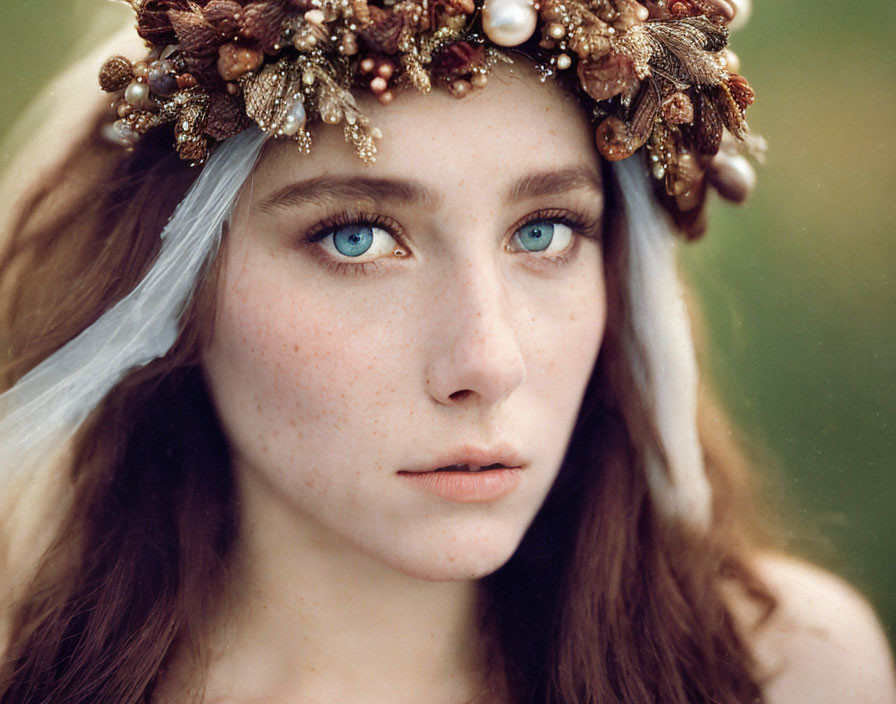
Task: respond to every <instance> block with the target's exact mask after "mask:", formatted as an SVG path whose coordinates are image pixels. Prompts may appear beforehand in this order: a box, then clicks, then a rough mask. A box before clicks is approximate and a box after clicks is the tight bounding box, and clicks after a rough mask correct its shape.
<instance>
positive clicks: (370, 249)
mask: <svg viewBox="0 0 896 704" xmlns="http://www.w3.org/2000/svg"><path fill="white" fill-rule="evenodd" d="M319 241H320V245H321V247H323V249H324V250H325V251H326V252H327V253H328V254H329V255H330V256H332V257H333V258H334V259H340V260H343V261H344V260H346V259H350V260H351V261H352V262H369V261H373V260H374V259H379V258H380V257H383V256H386V255H390V254H394V253H395V252H396V250H397V249H398V243H397V242H396V241H395V238H394V237H392V235H390V234H389V232H388V231H387V230H384V229H383V228H382V227H377V226H376V225H373V224H370V223H364V222H359V223H351V224H348V225H340V226H339V227H334V228H332V229H330V230H328V231H326V232H325V233H324V235H323V237H321V238H320V240H319Z"/></svg>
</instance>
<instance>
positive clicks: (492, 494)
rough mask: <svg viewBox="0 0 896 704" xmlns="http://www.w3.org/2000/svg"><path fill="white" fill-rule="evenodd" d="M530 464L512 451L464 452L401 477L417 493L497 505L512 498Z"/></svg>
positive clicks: (458, 500)
mask: <svg viewBox="0 0 896 704" xmlns="http://www.w3.org/2000/svg"><path fill="white" fill-rule="evenodd" d="M526 466H527V463H526V462H525V461H524V460H523V459H522V458H521V457H520V456H519V455H518V454H517V453H516V452H515V451H514V450H512V449H511V448H509V447H505V448H498V449H492V450H481V449H476V448H471V447H467V448H463V449H461V450H460V451H458V452H455V453H452V454H451V455H447V456H444V455H443V457H442V458H441V459H440V460H439V461H436V462H434V463H433V465H430V467H429V468H426V469H411V470H401V471H399V472H398V475H399V476H400V477H401V478H402V479H403V480H405V481H409V482H410V483H411V485H413V486H415V487H416V488H417V489H419V490H421V491H423V492H426V493H429V494H434V495H436V496H438V497H440V498H441V499H445V500H447V501H451V502H456V503H493V502H495V501H499V500H500V499H502V498H504V497H505V496H507V495H509V494H510V493H512V492H513V491H514V489H516V487H517V486H518V485H519V484H520V482H521V481H522V477H521V474H522V470H523V469H524V468H525V467H526Z"/></svg>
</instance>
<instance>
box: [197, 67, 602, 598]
mask: <svg viewBox="0 0 896 704" xmlns="http://www.w3.org/2000/svg"><path fill="white" fill-rule="evenodd" d="M519 82H520V81H519V79H513V78H510V77H509V76H505V77H504V80H500V81H499V80H496V81H494V83H495V84H496V85H494V86H489V88H490V89H489V90H487V91H482V92H481V93H480V94H478V95H475V96H473V97H472V99H471V100H470V101H468V102H467V101H465V102H460V101H457V100H456V99H454V98H451V97H450V96H448V95H446V94H441V93H440V94H436V95H433V96H427V97H425V98H424V97H422V96H418V95H413V94H406V95H405V96H403V98H402V100H401V101H400V103H399V104H397V105H396V106H395V107H394V108H393V107H390V108H388V109H382V110H375V111H374V114H373V119H374V120H375V122H376V124H379V125H381V126H382V129H383V131H384V132H385V134H386V135H387V137H386V138H385V139H384V140H383V144H382V148H381V154H382V156H381V157H380V158H379V160H378V162H377V163H376V164H375V165H374V166H371V167H365V166H364V165H362V164H361V163H360V162H359V161H358V159H357V157H355V156H354V154H352V153H351V151H350V150H349V149H348V148H346V146H345V145H344V144H342V141H341V135H340V134H338V132H337V131H335V130H322V131H321V132H320V134H319V135H318V139H317V142H318V144H317V146H316V148H315V150H314V153H313V154H312V155H311V156H310V157H302V156H300V155H299V154H297V153H296V151H295V149H294V147H291V145H281V146H277V147H275V148H272V149H271V150H270V151H269V153H268V154H267V155H266V157H265V158H264V160H263V162H262V164H261V165H260V166H259V168H258V170H257V173H256V174H255V178H254V180H253V183H252V186H251V189H248V190H247V191H246V195H245V197H243V198H242V200H241V201H240V203H239V206H238V208H237V213H236V218H235V223H236V224H235V226H234V231H233V234H232V236H231V238H230V240H229V242H228V245H227V248H226V253H225V257H226V260H225V265H224V278H223V286H222V289H221V299H220V305H219V314H218V319H217V321H216V332H215V336H214V340H213V342H212V344H211V347H210V349H209V350H208V355H207V361H206V367H205V368H206V371H207V375H208V378H209V381H210V383H211V387H212V392H213V396H214V398H215V400H216V405H217V408H218V410H219V412H220V414H221V417H222V419H223V422H224V427H225V430H226V432H227V435H228V437H229V438H230V439H231V441H232V444H233V450H234V456H235V460H236V471H237V474H238V476H239V478H240V481H241V486H242V489H243V492H244V493H245V494H247V501H249V502H250V505H251V506H252V508H253V509H254V508H255V507H256V503H255V502H256V501H257V502H258V503H257V507H258V509H259V514H258V516H260V515H261V514H262V513H263V514H267V513H268V511H277V512H283V513H284V515H289V516H290V517H291V519H292V520H294V521H295V523H296V528H297V530H299V531H300V532H301V533H302V534H303V536H304V537H303V540H308V539H310V538H312V537H313V539H314V540H315V541H316V542H320V541H323V542H326V543H327V544H328V548H327V549H328V550H333V551H338V552H354V551H359V552H361V553H364V554H367V555H370V556H372V557H374V558H375V559H378V560H381V561H382V562H384V563H386V564H388V565H389V566H391V567H393V568H395V569H397V570H400V571H402V572H405V573H407V574H409V575H412V576H414V577H418V578H421V579H433V580H446V579H447V580H451V579H472V578H476V577H481V576H482V575H484V574H487V573H489V572H491V571H493V570H494V569H496V568H497V567H499V566H500V565H501V564H503V562H505V561H506V560H507V559H508V558H509V557H510V555H511V554H512V553H513V551H514V549H515V548H516V546H517V544H518V542H519V540H520V539H521V537H522V534H523V532H524V531H525V529H526V527H527V526H528V525H529V523H530V521H531V519H532V517H533V516H534V514H535V512H536V511H537V509H538V508H539V506H540V505H541V503H542V500H543V498H544V496H545V494H546V492H547V491H548V489H549V488H550V486H551V484H552V483H553V480H554V477H555V476H556V473H557V471H558V469H559V466H560V463H561V461H562V458H563V455H564V452H565V448H566V444H567V442H568V439H569V436H570V434H571V431H572V427H573V424H574V422H575V418H576V415H577V412H578V408H579V404H580V401H581V398H582V395H583V392H584V388H585V385H586V383H587V381H588V378H589V376H590V373H591V370H592V367H593V364H594V361H595V358H596V354H597V351H598V348H599V344H600V339H601V333H602V328H603V324H604V314H605V310H604V307H605V306H604V294H603V285H602V276H601V260H600V248H599V243H598V242H597V241H596V239H588V238H585V237H577V236H573V238H572V240H571V244H570V246H569V247H568V248H567V249H566V250H565V251H562V252H560V253H558V254H556V255H555V254H552V253H551V252H545V253H544V254H531V253H528V252H525V251H508V247H514V246H516V245H514V243H513V242H512V241H511V240H512V237H513V234H514V231H515V230H516V229H517V228H518V227H519V226H520V225H521V224H523V223H525V222H527V219H528V218H531V217H533V214H536V213H538V211H540V210H545V209H551V211H552V213H553V212H554V211H556V212H557V215H556V217H559V216H560V215H563V216H564V217H568V216H570V215H571V216H573V217H576V218H578V219H580V220H587V221H588V222H593V223H595V224H597V227H594V228H591V230H592V232H593V231H594V230H595V229H598V230H599V220H600V214H601V197H600V190H599V175H598V172H597V167H596V164H597V161H596V159H595V158H594V156H593V151H592V150H591V148H590V141H591V140H590V133H589V131H588V129H587V126H586V123H585V121H584V119H583V118H582V117H581V116H580V114H579V111H578V109H577V108H576V106H575V105H574V104H573V103H571V102H570V101H568V100H567V99H565V98H563V97H562V96H561V95H560V94H559V93H558V92H557V91H556V89H553V88H551V89H548V88H545V89H544V90H535V91H532V90H531V85H530V84H531V81H529V80H527V81H526V84H527V88H526V90H525V91H521V90H518V84H519ZM532 116H536V117H537V119H530V118H531V117H532ZM513 122H515V123H518V124H517V125H516V127H515V128H514V129H506V125H507V124H508V123H513ZM545 125H550V126H551V127H550V128H547V129H546V128H545ZM434 164H437V165H438V168H437V169H434V168H433V165H434ZM566 169H581V170H582V171H583V173H584V174H587V176H588V177H587V178H584V177H583V178H582V179H581V181H580V182H579V183H578V184H577V185H576V186H575V187H574V188H573V189H570V190H564V192H562V193H552V194H548V195H539V196H534V197H524V198H521V199H517V200H515V201H514V202H509V201H508V194H510V193H511V192H512V189H513V187H514V186H518V185H519V184H520V182H521V179H525V178H526V177H530V176H532V175H534V174H541V173H546V172H559V171H563V170H566ZM319 177H326V178H330V179H334V180H335V179H344V178H349V179H352V178H358V177H363V178H365V179H372V178H376V179H380V178H385V179H395V180H398V179H401V180H407V181H414V182H417V183H419V184H421V185H422V186H423V187H425V188H426V189H427V190H428V194H427V196H426V198H425V199H423V200H422V201H421V202H415V201H412V202H403V201H402V199H401V198H398V197H396V198H390V197H381V198H380V199H379V202H375V200H374V198H368V197H354V196H352V195H345V194H344V193H341V192H340V193H337V194H335V195H334V194H327V195H320V194H319V193H318V194H315V195H313V196H311V197H310V198H308V199H303V200H302V201H301V202H297V203H292V202H290V201H289V199H288V197H287V196H284V195H283V194H282V189H283V188H284V187H286V186H289V185H290V184H294V183H303V182H305V183H306V184H307V179H315V178H319ZM356 188H357V187H356ZM278 192H280V193H281V195H280V197H279V199H278V200H279V201H286V202H280V203H279V204H277V205H271V204H270V201H271V199H272V197H276V196H277V194H278ZM343 210H347V211H348V212H349V213H350V214H355V213H361V214H363V216H362V219H363V218H365V217H366V218H368V219H369V218H370V217H372V216H385V217H388V218H390V222H389V223H388V224H387V223H383V224H382V225H381V226H380V227H381V228H382V230H383V231H386V230H393V231H394V234H393V238H390V237H389V236H388V235H386V234H384V233H382V234H378V238H379V240H381V241H382V242H383V243H384V245H385V246H384V250H385V252H384V254H383V256H380V257H377V258H375V259H374V260H373V262H367V263H364V264H362V266H363V267H367V268H366V269H363V270H359V269H360V267H355V266H354V265H355V264H356V262H354V261H352V260H351V259H350V258H348V257H344V256H339V255H338V253H337V251H336V250H335V249H334V248H333V246H332V244H328V240H324V241H321V242H320V243H314V242H311V243H308V242H302V238H303V236H304V235H305V233H306V232H308V231H309V230H313V228H315V227H316V226H317V225H318V223H319V222H320V221H321V220H324V219H326V218H329V217H332V216H334V215H337V214H339V213H340V211H343ZM580 214H581V215H580ZM353 217H354V215H353ZM536 219H541V220H543V219H544V217H543V216H536ZM595 234H596V233H595ZM555 238H559V235H555ZM379 246H380V245H379V242H375V244H374V247H379ZM396 247H400V248H401V249H402V250H404V251H405V252H406V255H405V256H398V257H396V256H393V255H392V254H391V252H393V251H394V249H395V248H396ZM328 249H329V252H328V251H327V250H328ZM561 255H564V256H568V259H564V258H563V256H561ZM359 259H360V258H359ZM561 260H562V261H561ZM347 265H348V266H353V267H354V268H351V269H347V270H346V269H345V267H346V266H347ZM477 450H478V451H484V452H485V453H486V455H487V458H486V459H491V462H500V461H503V462H504V463H505V464H508V465H523V469H522V470H521V471H520V472H519V484H518V486H517V488H516V489H515V490H514V491H513V492H512V493H511V494H510V495H508V496H507V497H506V498H505V499H503V500H501V501H497V502H485V503H476V504H464V505H459V504H458V503H456V502H452V501H446V500H445V499H442V498H440V497H437V496H433V495H430V494H429V493H427V492H425V491H421V490H420V489H419V488H418V487H417V485H412V483H411V482H409V481H407V478H404V477H401V476H399V475H398V472H399V471H402V470H411V471H413V470H419V469H434V468H435V467H438V466H444V465H446V464H451V463H454V462H455V461H458V460H457V458H462V457H467V456H470V455H471V453H472V454H473V455H475V452H476V451H477ZM486 459H483V460H482V464H490V463H491V462H489V461H486ZM249 495H251V497H252V498H249ZM262 507H263V508H262ZM347 517H351V520H346V518H347ZM247 518H248V519H249V520H250V521H251V522H254V521H255V520H258V518H257V517H256V516H255V515H253V514H249V515H247ZM265 520H267V519H266V518H265Z"/></svg>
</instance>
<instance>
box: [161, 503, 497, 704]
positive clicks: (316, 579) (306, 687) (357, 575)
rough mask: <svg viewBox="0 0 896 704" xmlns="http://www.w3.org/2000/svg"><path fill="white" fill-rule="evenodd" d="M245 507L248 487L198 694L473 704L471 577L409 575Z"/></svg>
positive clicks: (292, 521) (292, 520) (478, 648)
mask: <svg viewBox="0 0 896 704" xmlns="http://www.w3.org/2000/svg"><path fill="white" fill-rule="evenodd" d="M254 508H256V507H253V498H252V496H251V492H248V495H245V496H244V497H243V504H242V509H243V512H244V516H245V518H244V520H243V524H242V532H241V535H240V537H239V540H238V543H237V548H236V550H235V554H234V560H233V568H232V575H233V578H232V580H231V584H230V586H229V590H228V592H227V593H226V596H225V598H224V599H222V602H221V606H220V608H219V610H218V614H217V617H216V618H215V619H214V622H213V623H212V624H210V626H209V628H208V631H207V634H206V635H205V638H204V640H205V644H206V652H207V653H208V655H209V659H208V665H209V669H208V673H207V679H206V683H205V684H206V686H205V694H204V697H203V701H205V702H216V701H220V700H223V701H227V702H243V701H266V702H281V701H284V702H286V701H289V702H315V703H317V702H321V703H323V702H337V701H355V702H364V703H370V704H373V703H376V702H392V703H399V702H405V701H407V702H420V701H427V702H433V703H434V704H462V703H463V702H472V701H477V702H478V701H480V700H479V698H478V697H479V696H482V695H483V690H484V689H485V686H484V682H485V681H486V672H485V669H486V668H485V667H484V666H483V662H484V661H485V660H486V658H485V657H484V653H483V645H482V642H483V638H482V629H481V626H480V620H481V619H480V608H479V590H478V588H477V584H476V582H474V581H455V582H428V581H424V580H420V579H416V578H413V577H410V576H407V575H405V574H403V573H401V572H398V571H396V570H394V569H392V568H390V567H388V566H386V565H384V564H382V563H381V562H379V561H377V560H374V559H372V558H370V557H368V556H367V555H365V554H363V553H360V552H358V551H357V550H355V549H354V547H353V546H352V545H350V544H348V543H346V542H345V541H343V540H342V539H340V538H339V537H336V536H333V535H332V534H321V531H319V530H315V527H314V526H309V525H308V524H307V521H304V520H303V519H301V518H297V517H296V516H295V514H294V512H292V511H290V510H289V509H288V507H281V506H277V505H274V506H272V505H271V504H270V503H268V502H266V503H265V505H264V511H260V510H258V511H256V510H254ZM258 508H260V507H258ZM176 679H178V680H180V681H186V680H185V679H184V678H181V677H177V678H176ZM484 696H486V697H487V698H488V700H489V701H494V699H493V698H491V697H488V695H484ZM163 701H165V700H163Z"/></svg>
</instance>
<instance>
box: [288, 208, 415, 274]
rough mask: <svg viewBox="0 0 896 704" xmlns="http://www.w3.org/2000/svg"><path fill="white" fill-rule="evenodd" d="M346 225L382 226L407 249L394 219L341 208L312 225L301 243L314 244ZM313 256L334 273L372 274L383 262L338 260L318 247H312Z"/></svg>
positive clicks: (401, 230)
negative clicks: (340, 210)
mask: <svg viewBox="0 0 896 704" xmlns="http://www.w3.org/2000/svg"><path fill="white" fill-rule="evenodd" d="M346 225H370V226H372V227H378V228H382V229H383V230H386V231H388V233H389V234H390V235H391V236H392V237H393V238H394V239H395V240H396V241H397V242H398V243H399V244H400V245H401V248H402V249H404V250H405V251H407V248H406V247H405V246H404V245H403V243H402V242H401V239H402V236H403V234H404V230H403V229H402V227H401V225H399V224H398V222H396V221H395V220H393V219H392V218H390V217H387V216H385V215H376V214H373V213H363V212H361V211H351V210H343V211H342V212H340V213H336V214H335V215H331V216H329V217H326V218H324V219H323V220H321V221H320V222H318V223H317V224H316V225H314V227H312V228H311V229H310V230H309V231H308V232H307V233H306V234H305V235H304V236H303V237H302V239H301V242H302V244H309V245H315V244H317V243H318V242H320V241H321V240H323V239H324V238H325V237H327V236H328V235H331V234H332V233H333V231H334V230H337V229H339V228H340V227H345V226H346ZM312 251H313V252H314V254H315V256H316V257H317V258H318V259H319V260H320V261H321V262H322V263H323V264H324V266H325V267H326V268H327V271H329V272H332V273H336V274H372V273H375V272H377V271H379V270H380V269H381V268H382V266H383V264H382V262H381V261H380V260H379V259H374V260H373V261H369V262H352V261H340V260H338V259H333V257H331V256H330V255H328V254H326V253H324V252H323V250H322V249H321V248H320V247H314V248H313V249H312Z"/></svg>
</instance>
